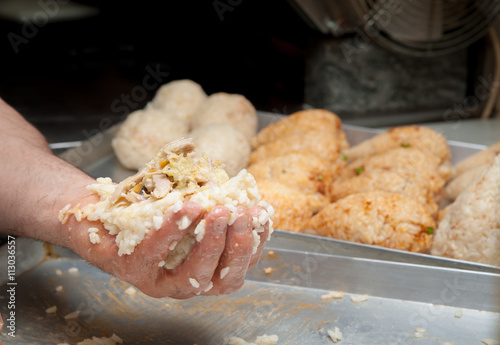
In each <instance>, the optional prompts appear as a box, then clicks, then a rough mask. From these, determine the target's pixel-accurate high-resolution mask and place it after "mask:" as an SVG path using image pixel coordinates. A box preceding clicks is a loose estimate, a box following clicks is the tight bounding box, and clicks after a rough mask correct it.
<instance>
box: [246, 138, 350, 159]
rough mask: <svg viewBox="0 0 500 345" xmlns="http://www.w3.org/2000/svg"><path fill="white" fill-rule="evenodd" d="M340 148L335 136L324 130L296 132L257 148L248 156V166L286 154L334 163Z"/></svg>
mask: <svg viewBox="0 0 500 345" xmlns="http://www.w3.org/2000/svg"><path fill="white" fill-rule="evenodd" d="M341 149H342V147H341V145H340V143H339V142H338V140H337V138H336V137H335V134H332V133H330V132H327V131H324V130H309V131H304V132H296V133H293V134H290V135H287V136H285V137H283V138H279V139H276V140H274V141H271V142H269V143H267V144H265V145H261V146H259V147H258V148H257V149H256V150H254V151H253V152H252V153H251V154H250V160H249V164H254V163H255V162H258V161H260V160H262V159H266V158H270V157H279V156H282V155H285V154H288V153H298V152H300V153H305V154H308V155H311V156H315V157H319V158H321V159H324V160H326V161H328V162H334V161H336V160H337V159H338V158H339V156H340V151H341Z"/></svg>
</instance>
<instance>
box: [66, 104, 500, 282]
mask: <svg viewBox="0 0 500 345" xmlns="http://www.w3.org/2000/svg"><path fill="white" fill-rule="evenodd" d="M258 117H259V129H261V128H264V127H266V126H268V125H269V124H270V123H273V122H275V121H277V120H279V119H281V118H283V115H278V114H272V113H265V112H259V113H258ZM117 129H118V127H117V126H115V127H113V128H111V129H110V130H108V131H104V132H100V133H97V134H96V135H94V136H93V137H92V138H90V139H89V140H87V141H85V142H82V143H79V144H78V146H77V147H74V148H72V149H70V150H68V151H66V152H64V153H63V154H62V155H61V157H62V158H64V159H66V160H67V161H69V162H70V163H72V164H73V165H75V166H77V167H79V168H81V169H82V170H84V171H85V172H87V173H88V174H90V175H91V176H94V177H100V176H107V177H111V178H112V179H113V181H121V180H123V179H125V178H126V177H128V176H130V175H131V174H133V173H134V171H131V170H127V169H125V168H123V167H122V166H121V164H120V163H119V161H118V159H117V158H116V156H115V154H114V152H113V149H112V147H111V139H112V138H113V137H114V135H115V133H116V131H117ZM344 130H345V132H346V136H347V139H348V140H349V142H350V143H351V145H354V144H357V143H360V142H361V141H363V140H366V139H368V138H370V137H372V136H374V135H375V134H377V133H379V132H380V131H378V130H374V129H367V128H362V127H356V126H348V125H345V126H344ZM449 145H450V148H451V150H452V155H453V159H454V162H456V161H460V160H461V159H463V158H465V157H467V156H469V155H471V154H473V153H475V152H477V151H478V150H480V149H482V148H484V147H485V146H482V145H474V144H467V143H460V142H449ZM269 246H270V247H276V248H284V249H286V248H290V249H296V250H300V251H309V252H319V253H326V254H336V255H344V256H353V257H360V258H368V259H376V260H388V261H398V262H407V263H414V264H421V265H432V266H441V267H450V268H461V269H472V270H477V271H483V272H493V273H500V268H499V267H493V266H488V265H482V264H476V263H471V262H465V261H459V260H452V259H447V258H439V257H434V256H431V255H427V254H416V253H409V252H404V251H399V250H392V249H387V248H382V247H375V246H369V245H363V244H357V243H351V242H345V241H340V240H336V239H327V238H324V237H317V236H310V235H304V234H296V233H289V232H283V231H279V230H278V231H277V232H276V234H275V236H274V238H273V240H272V242H271V243H270V244H269Z"/></svg>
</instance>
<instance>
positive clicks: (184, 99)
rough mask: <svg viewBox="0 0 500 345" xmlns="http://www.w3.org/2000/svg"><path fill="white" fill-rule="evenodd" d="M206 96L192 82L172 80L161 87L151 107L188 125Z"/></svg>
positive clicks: (199, 87)
mask: <svg viewBox="0 0 500 345" xmlns="http://www.w3.org/2000/svg"><path fill="white" fill-rule="evenodd" d="M206 98H207V95H206V94H205V91H203V89H202V87H201V86H200V85H199V84H197V83H195V82H194V81H192V80H188V79H181V80H174V81H171V82H169V83H167V84H165V85H162V86H161V87H160V88H159V89H158V91H156V94H155V96H154V98H153V100H152V101H151V106H152V107H154V108H156V109H158V110H161V111H163V112H165V113H168V114H173V115H175V116H176V117H177V118H179V119H180V120H182V121H183V122H184V123H186V124H189V123H190V122H191V118H192V117H193V116H194V114H195V112H196V111H197V109H198V108H199V106H200V105H201V104H202V103H203V102H204V101H205V100H206Z"/></svg>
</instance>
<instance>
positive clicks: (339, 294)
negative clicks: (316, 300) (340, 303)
mask: <svg viewBox="0 0 500 345" xmlns="http://www.w3.org/2000/svg"><path fill="white" fill-rule="evenodd" d="M342 298H344V292H342V291H330V292H328V293H327V294H325V295H321V299H322V300H329V299H342ZM351 298H352V297H351Z"/></svg>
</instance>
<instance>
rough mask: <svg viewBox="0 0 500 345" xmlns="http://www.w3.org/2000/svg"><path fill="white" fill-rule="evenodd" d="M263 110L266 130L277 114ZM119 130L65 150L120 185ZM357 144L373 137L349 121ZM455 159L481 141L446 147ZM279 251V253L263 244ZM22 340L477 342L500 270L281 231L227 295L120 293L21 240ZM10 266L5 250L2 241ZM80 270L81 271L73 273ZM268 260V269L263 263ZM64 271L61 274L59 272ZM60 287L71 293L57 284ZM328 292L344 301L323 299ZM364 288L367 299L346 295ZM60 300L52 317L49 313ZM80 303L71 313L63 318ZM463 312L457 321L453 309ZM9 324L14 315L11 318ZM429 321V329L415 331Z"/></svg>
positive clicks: (83, 267) (497, 304) (487, 334)
mask: <svg viewBox="0 0 500 345" xmlns="http://www.w3.org/2000/svg"><path fill="white" fill-rule="evenodd" d="M279 118H280V117H279V116H277V115H273V114H265V113H261V114H259V119H260V125H261V127H264V126H266V125H267V124H268V123H270V122H272V121H275V120H277V119H279ZM116 129H117V128H116V127H114V128H111V129H110V130H108V131H105V132H102V133H99V134H97V135H96V136H94V137H92V138H90V139H89V140H88V141H84V142H82V143H80V144H79V145H77V146H76V147H74V148H72V149H70V150H68V151H67V152H65V153H64V154H63V155H62V157H63V158H64V159H66V160H68V161H69V162H71V163H72V164H74V165H76V166H77V167H79V168H81V169H83V170H85V171H86V172H87V173H89V174H90V175H92V176H95V177H97V176H109V177H111V178H113V180H116V181H119V180H121V179H123V178H125V177H127V176H129V175H130V174H132V173H133V172H132V171H129V170H126V169H124V168H122V167H121V166H120V164H119V163H118V161H117V160H116V158H115V156H114V154H113V151H112V149H111V146H110V141H111V138H112V137H113V135H114V133H115V131H116ZM345 130H346V133H347V136H348V138H349V140H350V142H351V143H356V142H359V141H361V140H363V139H365V138H367V137H370V136H372V135H374V134H375V133H377V131H374V130H367V129H363V128H357V127H352V126H346V128H345ZM450 146H451V147H452V150H453V152H454V157H455V159H457V160H459V159H461V158H463V157H465V156H468V155H470V154H471V153H473V152H476V151H477V150H478V149H481V147H480V146H474V145H468V144H461V143H458V144H455V143H450ZM269 250H273V251H274V254H269V253H268V251H269ZM16 253H17V254H16V255H17V264H16V273H17V277H16V281H15V282H16V283H17V285H16V295H15V304H16V309H15V310H16V337H15V338H12V337H9V336H8V335H6V334H5V331H4V332H2V334H1V335H0V339H2V340H4V341H5V342H6V344H41V345H45V344H58V343H64V342H67V343H69V344H71V345H73V344H76V343H77V342H78V341H81V340H83V339H85V338H89V337H91V336H98V337H102V336H111V335H112V334H113V333H116V334H117V335H119V336H120V337H121V338H123V339H124V344H127V345H134V344H145V343H148V344H179V345H183V344H189V345H192V344H198V345H211V344H213V345H221V344H227V343H228V338H229V337H230V336H237V337H241V338H244V339H246V340H247V341H253V340H254V339H255V337H256V336H258V335H262V334H276V335H278V336H279V338H280V340H279V342H278V344H311V345H316V344H318V345H319V344H332V342H331V341H330V340H329V338H328V335H327V330H329V329H333V328H334V327H338V328H339V329H340V330H341V331H342V333H343V338H344V339H343V340H342V342H341V343H340V344H351V345H354V344H356V345H379V344H381V345H382V344H383V345H393V344H394V345H396V344H397V345H399V344H401V345H402V344H422V345H424V344H425V345H427V344H446V342H448V343H452V344H454V345H461V344H463V345H470V344H481V341H482V339H488V338H490V339H497V340H499V339H500V334H498V333H499V331H498V330H499V325H500V274H499V273H500V272H499V270H498V268H497V267H491V266H486V265H478V264H474V263H468V262H460V261H457V260H449V259H444V258H438V257H432V256H429V255H422V254H414V253H407V252H401V251H396V250H389V249H385V248H379V247H374V246H367V245H361V244H356V243H350V242H344V241H338V240H334V239H326V238H322V237H317V236H310V235H304V234H294V233H289V232H284V231H280V230H277V231H276V232H275V234H274V236H273V239H272V240H271V241H270V242H268V244H267V246H266V250H265V252H264V254H263V256H262V259H261V260H260V261H259V263H258V265H257V266H256V267H255V268H254V269H252V270H251V271H249V273H248V275H247V280H246V283H245V286H244V287H243V289H242V290H240V291H239V292H237V293H235V294H233V295H231V296H216V297H196V298H193V299H190V300H185V301H177V300H172V299H168V298H164V299H153V298H149V297H147V296H145V295H143V294H142V293H139V292H138V293H137V294H135V295H134V296H128V295H126V294H124V290H125V289H126V288H128V287H129V285H128V284H126V283H124V282H121V281H119V280H118V279H116V278H114V277H111V276H109V275H108V274H106V273H103V272H102V271H100V270H98V269H96V268H95V267H93V266H90V265H89V264H87V263H86V262H84V261H82V260H81V259H80V258H79V257H78V256H77V255H75V254H74V253H72V252H71V251H69V250H67V249H65V248H62V247H58V246H51V245H47V244H43V243H41V242H38V241H34V240H30V239H23V238H20V239H17V247H16ZM0 261H1V262H7V248H6V247H5V246H4V247H2V248H0ZM70 267H77V268H78V270H79V273H78V274H70V273H69V272H68V269H69V268H70ZM267 267H272V268H273V273H271V274H266V273H264V271H263V269H264V268H267ZM6 269H7V267H6V265H0V285H1V286H2V288H1V290H0V300H2V301H3V302H2V303H0V305H1V309H0V310H1V313H2V315H3V316H4V321H7V320H5V319H6V317H5V316H6V315H8V314H7V312H8V311H9V310H8V309H7V305H8V304H7V302H8V301H9V299H10V295H9V293H8V288H9V285H7V283H8V281H7V271H6ZM56 269H59V270H61V271H62V272H63V274H62V275H56V274H55V271H56ZM58 285H62V286H63V287H64V290H63V291H61V292H56V290H55V288H56V287H57V286H58ZM331 290H339V291H344V293H345V295H344V298H343V299H341V300H322V299H321V296H322V295H324V294H326V293H327V292H328V291H331ZM353 294H366V295H368V296H369V297H368V299H367V300H366V301H365V302H361V303H354V302H353V301H352V300H351V298H350V296H351V295H353ZM53 305H56V306H57V308H58V311H57V313H56V314H53V315H48V314H46V313H45V309H46V308H48V307H51V306H53ZM75 310H79V311H80V315H79V317H78V318H77V319H74V320H65V319H64V316H65V315H67V314H68V313H70V312H73V311H75ZM458 316H461V317H458ZM7 325H8V322H7ZM417 328H422V329H424V330H425V332H422V337H421V338H420V337H418V338H417V337H416V334H415V331H416V329H417Z"/></svg>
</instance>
